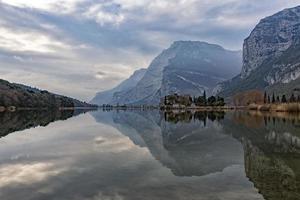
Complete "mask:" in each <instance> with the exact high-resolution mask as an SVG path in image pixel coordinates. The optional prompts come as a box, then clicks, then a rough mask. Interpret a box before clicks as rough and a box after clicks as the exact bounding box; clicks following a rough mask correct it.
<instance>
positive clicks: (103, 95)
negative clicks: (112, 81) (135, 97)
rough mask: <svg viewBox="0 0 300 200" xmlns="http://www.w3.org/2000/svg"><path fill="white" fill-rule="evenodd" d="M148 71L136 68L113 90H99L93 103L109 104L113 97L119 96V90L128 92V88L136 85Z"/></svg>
mask: <svg viewBox="0 0 300 200" xmlns="http://www.w3.org/2000/svg"><path fill="white" fill-rule="evenodd" d="M145 72H146V69H139V70H136V71H135V72H134V73H133V74H132V75H131V76H130V77H129V78H128V79H126V80H125V81H123V82H122V83H120V84H119V85H118V86H116V87H115V88H113V89H111V90H107V91H104V92H99V93H97V94H96V96H95V97H94V98H93V99H92V100H91V103H93V104H97V105H102V104H109V103H111V102H112V101H113V99H117V98H118V94H117V93H119V92H126V91H127V90H129V89H131V88H133V87H135V86H136V84H137V83H138V82H139V81H140V80H141V79H142V77H143V76H144V74H145Z"/></svg>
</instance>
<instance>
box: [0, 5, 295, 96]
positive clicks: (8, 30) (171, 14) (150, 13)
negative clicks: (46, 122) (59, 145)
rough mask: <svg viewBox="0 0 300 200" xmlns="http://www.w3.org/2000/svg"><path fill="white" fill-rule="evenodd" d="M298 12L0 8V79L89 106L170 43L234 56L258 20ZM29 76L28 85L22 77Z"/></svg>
mask: <svg viewBox="0 0 300 200" xmlns="http://www.w3.org/2000/svg"><path fill="white" fill-rule="evenodd" d="M299 4H300V0H288V1H279V0H275V1H271V0H259V1H258V0H245V1H239V0H215V1H211V0H178V1H173V0H100V1H95V0H43V1H40V0H32V1H27V0H2V1H0V58H1V61H0V62H1V65H0V71H1V72H5V73H1V74H0V78H3V79H8V80H10V81H14V82H21V83H23V84H30V85H33V86H35V87H39V88H43V87H46V88H44V89H47V90H49V91H52V92H56V93H62V94H65V95H71V96H73V97H76V98H79V99H82V100H89V99H91V98H92V97H93V95H94V94H95V93H96V92H99V91H103V90H106V89H109V88H112V87H114V86H115V85H117V84H118V83H120V82H121V81H122V80H124V79H125V78H126V77H128V76H130V74H131V73H132V72H133V71H134V70H136V69H139V68H145V67H147V66H148V65H149V63H150V62H151V60H152V59H153V58H154V57H155V56H156V55H157V54H159V53H160V52H161V51H162V50H163V49H165V48H167V47H168V46H169V45H170V44H171V43H172V42H173V41H175V40H202V41H207V42H211V43H217V44H220V45H222V46H224V47H225V48H228V49H234V50H238V49H241V48H242V43H243V40H244V38H246V37H247V36H248V35H249V33H250V31H251V30H252V29H253V28H254V26H255V24H257V23H258V22H259V20H260V19H261V18H263V17H265V16H268V15H272V14H274V13H275V12H278V11H280V10H282V9H284V8H287V7H293V6H296V5H299ZM98 72H103V73H105V74H99V73H98ZM28 73H29V74H30V75H29V77H31V79H29V78H27V77H25V75H22V74H28ZM74 88H76V90H74Z"/></svg>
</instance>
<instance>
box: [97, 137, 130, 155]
mask: <svg viewBox="0 0 300 200" xmlns="http://www.w3.org/2000/svg"><path fill="white" fill-rule="evenodd" d="M94 143H95V149H96V150H97V151H99V152H112V153H120V152H123V151H128V150H130V149H132V148H135V144H133V142H132V141H131V140H129V138H123V137H114V138H112V139H111V138H110V139H106V138H104V137H101V136H98V137H96V138H95V139H94Z"/></svg>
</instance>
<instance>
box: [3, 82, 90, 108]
mask: <svg viewBox="0 0 300 200" xmlns="http://www.w3.org/2000/svg"><path fill="white" fill-rule="evenodd" d="M10 106H14V107H17V108H61V107H65V108H74V107H92V106H93V105H91V104H88V103H85V102H81V101H79V100H76V99H73V98H69V97H65V96H61V95H57V94H53V93H50V92H48V91H46V90H39V89H36V88H31V87H29V86H25V85H21V84H15V83H10V82H8V81H5V80H2V79H0V107H10Z"/></svg>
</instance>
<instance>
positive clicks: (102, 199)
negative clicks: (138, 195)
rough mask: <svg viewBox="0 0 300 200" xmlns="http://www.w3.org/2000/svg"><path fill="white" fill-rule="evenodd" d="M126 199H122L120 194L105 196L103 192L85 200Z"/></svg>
mask: <svg viewBox="0 0 300 200" xmlns="http://www.w3.org/2000/svg"><path fill="white" fill-rule="evenodd" d="M123 199H124V198H123V197H121V196H120V195H119V194H114V195H112V194H110V195H105V194H103V193H102V192H100V193H99V194H98V195H96V196H94V197H92V198H89V199H84V200H123Z"/></svg>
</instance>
